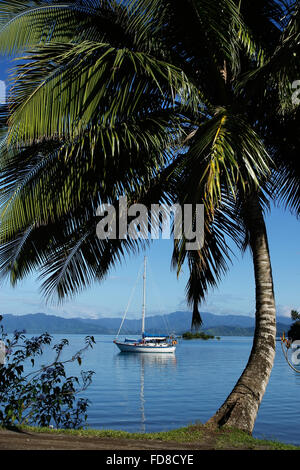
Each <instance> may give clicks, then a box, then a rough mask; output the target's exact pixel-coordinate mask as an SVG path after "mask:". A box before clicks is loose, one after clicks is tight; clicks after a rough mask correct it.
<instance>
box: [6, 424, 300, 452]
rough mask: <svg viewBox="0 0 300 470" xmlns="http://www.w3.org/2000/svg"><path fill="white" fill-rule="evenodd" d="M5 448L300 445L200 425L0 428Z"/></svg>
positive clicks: (263, 447)
mask: <svg viewBox="0 0 300 470" xmlns="http://www.w3.org/2000/svg"><path fill="white" fill-rule="evenodd" d="M0 449H1V450H188V449H190V450H201V451H202V450H210V451H211V450H300V446H294V445H291V444H284V443H282V442H278V441H268V440H261V439H256V438H253V437H252V436H250V435H249V434H247V433H245V432H242V431H239V430H235V429H222V430H213V429H211V428H208V427H207V426H205V425H201V424H197V425H191V426H188V427H185V428H180V429H176V430H172V431H165V432H159V433H151V434H150V433H145V434H141V433H129V432H125V431H111V430H95V429H87V430H72V429H71V430H68V429H65V430H63V429H49V428H38V427H31V426H18V427H15V428H10V429H7V428H4V427H0Z"/></svg>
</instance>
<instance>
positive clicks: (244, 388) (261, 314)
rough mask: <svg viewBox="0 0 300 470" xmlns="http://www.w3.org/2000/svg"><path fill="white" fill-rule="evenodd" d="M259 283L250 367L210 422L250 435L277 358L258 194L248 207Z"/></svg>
mask: <svg viewBox="0 0 300 470" xmlns="http://www.w3.org/2000/svg"><path fill="white" fill-rule="evenodd" d="M245 212H246V221H247V226H248V230H249V236H250V246H251V250H252V254H253V263H254V274H255V284H256V315H255V316H256V323H255V332H254V339H253V346H252V350H251V354H250V357H249V360H248V363H247V366H246V368H245V370H244V372H243V373H242V375H241V377H240V378H239V380H238V382H237V383H236V385H235V387H234V389H233V390H232V392H231V393H230V395H229V396H228V398H227V399H226V401H225V402H224V404H223V405H222V406H221V408H220V409H219V410H218V411H217V412H216V414H215V415H214V416H213V417H212V418H211V419H210V420H209V421H208V422H207V425H211V426H218V427H223V426H225V427H233V428H237V429H241V430H243V431H246V432H249V433H251V432H252V430H253V427H254V423H255V420H256V416H257V413H258V408H259V405H260V403H261V400H262V398H263V396H264V393H265V391H266V387H267V384H268V382H269V378H270V374H271V371H272V367H273V363H274V358H275V338H276V309H275V299H274V290H273V279H272V269H271V262H270V254H269V247H268V239H267V232H266V226H265V222H264V217H263V213H262V209H261V205H260V203H259V198H258V196H257V195H256V194H255V195H254V196H253V197H251V198H250V199H249V200H248V202H247V205H246V207H245Z"/></svg>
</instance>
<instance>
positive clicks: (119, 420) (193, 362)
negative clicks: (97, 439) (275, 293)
mask: <svg viewBox="0 0 300 470" xmlns="http://www.w3.org/2000/svg"><path fill="white" fill-rule="evenodd" d="M63 337H64V336H63V335H54V338H55V341H58V340H59V339H60V338H63ZM68 339H69V341H70V347H69V348H68V351H69V352H68V355H71V354H72V352H74V351H76V350H78V349H80V348H81V347H82V345H84V337H83V336H80V335H68ZM95 340H96V345H95V346H94V349H93V350H90V351H88V352H87V353H85V356H84V358H83V364H82V368H83V369H84V370H94V371H95V372H96V374H95V375H94V378H93V383H92V385H91V386H90V387H89V389H88V390H87V391H86V392H85V394H84V395H83V394H82V395H81V396H85V397H88V398H89V400H90V401H91V404H90V407H89V411H88V416H89V418H88V423H89V426H90V427H91V428H96V429H121V430H126V431H131V432H132V431H139V432H152V431H163V430H168V429H173V428H178V427H181V426H186V425H189V424H192V423H195V422H197V421H198V422H202V423H204V422H205V421H206V420H207V419H208V418H209V417H211V416H212V415H213V414H214V412H215V411H216V410H217V409H218V408H219V406H220V405H222V403H223V401H224V400H225V398H226V397H227V395H228V394H229V393H230V392H231V390H232V387H233V386H234V385H235V383H236V381H237V379H238V378H239V376H240V374H241V372H242V371H243V369H244V367H245V365H246V363H247V359H248V356H249V353H250V350H251V345H252V339H251V338H239V337H223V338H221V340H220V341H218V340H209V341H201V340H200V341H199V340H198V341H197V340H189V341H184V340H181V341H179V344H178V347H177V350H176V354H175V355H165V356H159V355H147V354H145V355H143V354H140V355H139V354H124V353H120V352H119V350H118V349H117V347H116V346H115V345H114V344H113V343H112V340H113V337H112V336H95ZM47 355H48V354H45V355H43V359H42V362H43V363H46V361H47ZM78 372H79V367H78V366H77V365H76V366H75V365H71V366H69V369H68V373H76V374H77V373H78ZM299 410H300V374H297V373H295V372H293V371H292V370H291V369H290V368H289V366H288V365H287V363H286V362H285V359H284V357H283V355H282V351H281V347H280V343H279V342H277V354H276V359H275V365H274V368H273V371H272V375H271V379H270V382H269V385H268V387H267V391H266V394H265V396H264V398H263V402H262V404H261V407H260V410H259V414H258V418H257V421H256V424H255V428H254V433H253V434H254V437H259V438H266V439H277V440H280V441H282V442H287V443H291V444H297V445H300V432H299V430H300V414H299Z"/></svg>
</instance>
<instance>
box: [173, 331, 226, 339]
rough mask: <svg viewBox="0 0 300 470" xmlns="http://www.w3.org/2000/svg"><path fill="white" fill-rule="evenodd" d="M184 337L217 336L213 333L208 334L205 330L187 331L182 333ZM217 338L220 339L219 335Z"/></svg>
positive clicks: (209, 337) (205, 337)
mask: <svg viewBox="0 0 300 470" xmlns="http://www.w3.org/2000/svg"><path fill="white" fill-rule="evenodd" d="M182 338H183V339H204V340H207V339H215V336H213V335H208V334H206V333H204V332H203V331H186V332H185V333H183V334H182ZM216 339H220V337H219V336H217V337H216Z"/></svg>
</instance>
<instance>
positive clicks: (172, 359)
mask: <svg viewBox="0 0 300 470" xmlns="http://www.w3.org/2000/svg"><path fill="white" fill-rule="evenodd" d="M114 362H115V366H116V367H117V368H120V369H121V370H123V371H124V369H125V370H126V369H127V368H130V369H131V365H132V364H133V363H136V364H138V363H139V364H140V394H139V399H140V413H141V417H140V419H141V428H140V431H141V432H143V433H144V432H146V415H145V404H146V399H145V370H146V371H149V372H150V371H151V369H152V372H154V371H155V369H156V370H158V372H159V370H163V369H166V368H174V369H175V368H176V356H174V355H164V354H159V353H158V354H155V353H148V354H126V353H125V354H124V353H119V354H117V355H116V356H115V358H114ZM154 373H155V372H154Z"/></svg>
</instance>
